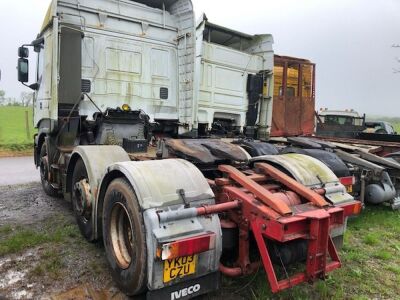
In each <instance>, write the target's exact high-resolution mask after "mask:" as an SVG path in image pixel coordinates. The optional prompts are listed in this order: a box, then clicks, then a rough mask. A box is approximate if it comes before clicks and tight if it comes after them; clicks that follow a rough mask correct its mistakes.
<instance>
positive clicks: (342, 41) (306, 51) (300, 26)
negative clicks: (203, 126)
mask: <svg viewBox="0 0 400 300" xmlns="http://www.w3.org/2000/svg"><path fill="white" fill-rule="evenodd" d="M49 2H50V1H49V0H0V38H1V42H0V69H1V70H2V79H1V82H0V89H4V90H6V92H7V94H8V95H9V96H15V97H17V96H19V94H20V92H21V91H24V90H25V91H26V90H27V89H25V88H24V87H23V86H21V85H20V84H19V83H18V82H17V80H16V78H17V74H16V70H15V66H16V61H17V48H18V46H19V45H21V44H23V43H26V42H30V41H32V40H33V39H34V38H35V37H36V34H37V33H38V30H39V28H40V26H41V23H42V20H43V17H44V15H45V13H46V9H47V6H48V3H49ZM193 2H194V7H195V11H196V18H197V17H199V16H200V13H201V12H205V13H206V15H207V17H208V19H209V21H210V22H213V23H217V24H220V25H223V26H225V27H230V28H233V29H236V30H239V31H243V32H246V33H250V34H256V33H271V34H272V35H273V36H274V41H275V44H274V49H275V52H276V53H277V54H281V55H291V56H297V57H302V58H307V59H309V60H311V61H313V62H314V63H316V64H317V75H316V80H317V90H316V99H317V107H318V108H320V107H328V108H336V109H345V108H354V109H356V110H358V111H359V112H361V113H363V112H365V113H367V114H370V115H372V114H373V115H387V116H400V105H399V100H400V95H399V88H400V84H399V83H400V73H398V74H395V73H394V71H393V68H398V69H400V63H399V62H397V60H396V58H397V57H400V48H393V47H392V45H393V44H400V1H399V0H384V1H383V0H381V1H376V0H375V1H374V0H324V1H321V0H247V1H238V0H193Z"/></svg>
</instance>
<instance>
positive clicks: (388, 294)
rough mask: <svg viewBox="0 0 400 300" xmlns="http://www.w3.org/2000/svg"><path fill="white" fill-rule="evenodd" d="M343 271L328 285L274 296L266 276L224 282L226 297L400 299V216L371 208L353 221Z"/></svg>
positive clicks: (331, 277)
mask: <svg viewBox="0 0 400 300" xmlns="http://www.w3.org/2000/svg"><path fill="white" fill-rule="evenodd" d="M339 255H340V258H341V261H342V265H343V266H342V268H341V269H338V270H335V271H333V272H331V273H330V274H329V275H328V278H327V279H326V280H325V281H317V282H315V283H314V284H313V285H309V284H301V285H299V286H296V287H294V288H292V289H288V290H285V291H283V292H280V293H277V294H272V293H271V291H270V288H269V285H268V282H267V281H266V277H265V273H264V272H263V271H259V272H258V274H257V275H256V276H255V277H254V278H252V276H249V277H247V278H242V279H235V280H234V279H229V278H225V277H224V278H223V282H224V290H225V292H222V293H223V294H224V293H226V294H229V293H231V292H232V291H233V292H235V291H237V290H239V289H240V288H241V287H244V286H246V288H245V289H243V290H241V291H240V292H239V294H240V295H241V296H243V297H244V298H245V299H372V298H374V299H399V295H400V212H399V211H392V210H391V209H390V208H388V207H383V206H374V207H367V208H366V209H365V210H364V211H363V213H362V214H361V215H360V216H358V217H357V218H353V219H350V220H349V222H348V230H347V232H346V235H345V245H344V247H343V249H342V250H341V251H340V253H339Z"/></svg>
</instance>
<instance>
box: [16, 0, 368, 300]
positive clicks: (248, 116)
mask: <svg viewBox="0 0 400 300" xmlns="http://www.w3.org/2000/svg"><path fill="white" fill-rule="evenodd" d="M194 20H195V19H194V13H193V7H192V3H191V1H190V0H163V1H159V0H151V1H149V0H146V1H144V0H137V1H130V0H119V1H114V0H80V1H76V0H54V1H52V3H51V5H50V8H49V10H48V13H47V15H46V18H45V22H44V24H43V27H42V28H41V30H40V33H39V35H38V36H37V38H36V39H35V40H34V41H33V42H32V43H30V44H26V45H23V46H22V47H20V48H19V51H18V52H19V53H18V54H19V59H18V79H19V81H20V82H22V83H23V84H24V85H27V86H29V87H30V88H31V89H33V90H34V123H35V126H36V127H37V128H38V133H37V134H36V135H35V138H34V145H35V149H34V151H35V164H36V166H37V167H38V168H40V174H41V181H42V185H43V189H44V191H45V192H46V193H47V194H49V195H51V196H61V195H62V196H63V197H64V198H65V199H67V200H70V201H71V203H72V207H73V211H74V214H75V216H76V220H77V223H78V225H79V228H80V231H81V233H82V234H83V236H84V237H85V238H86V239H87V240H89V241H102V242H103V243H104V248H105V253H106V256H107V260H108V261H109V265H110V270H111V274H112V276H113V278H114V280H115V282H116V284H117V285H118V286H119V288H120V289H121V291H123V292H124V293H126V294H127V295H139V294H144V293H146V295H147V298H148V299H172V300H175V299H189V298H192V297H194V296H198V295H201V294H204V293H208V292H211V291H214V290H216V289H218V287H219V277H220V274H221V273H222V274H224V275H226V276H231V277H235V276H242V275H248V274H251V273H254V272H256V271H257V270H258V269H259V268H260V267H261V268H264V270H265V273H266V279H267V282H268V283H269V284H270V287H271V290H272V291H273V292H278V291H281V290H284V289H287V288H290V287H292V286H295V285H297V284H300V283H303V282H313V281H315V280H317V279H324V278H325V277H326V274H327V273H329V272H331V271H333V270H335V269H337V268H339V267H340V266H341V262H340V259H339V256H338V253H337V249H336V246H335V243H336V240H337V238H339V239H340V237H342V236H343V232H344V230H345V228H346V220H347V218H348V217H349V216H351V215H355V214H358V213H359V212H360V209H361V203H360V202H359V201H355V200H354V198H353V197H352V196H351V195H350V194H348V193H347V192H346V188H345V186H344V185H343V184H342V183H341V182H340V180H339V179H338V177H337V176H336V175H335V174H334V173H333V172H332V171H331V170H330V169H329V168H328V167H327V166H326V165H325V164H323V163H322V162H321V161H319V160H317V159H315V158H312V157H310V156H307V155H304V154H297V153H295V154H293V153H289V154H282V155H280V154H279V155H277V154H268V153H267V152H266V149H267V148H268V147H269V148H271V145H269V144H267V143H261V142H257V143H258V144H257V145H256V146H254V148H255V150H254V151H255V152H258V153H262V154H263V155H262V156H258V157H254V158H252V157H251V156H250V155H249V153H248V152H247V151H249V149H247V151H246V150H245V149H246V148H245V147H244V146H243V145H242V146H243V147H242V146H241V145H238V144H234V143H232V140H227V139H223V138H222V137H229V136H236V135H243V136H247V137H252V138H254V137H260V138H267V137H268V135H269V130H270V126H271V114H272V93H273V89H272V85H273V84H272V82H273V81H272V80H273V78H272V74H273V55H274V54H273V50H272V36H271V35H254V36H253V35H247V34H243V33H240V32H236V31H234V30H230V29H227V28H224V27H221V26H218V25H215V24H212V23H210V22H208V20H207V18H206V17H205V16H204V15H203V16H202V18H200V21H199V22H197V23H195V21H194ZM29 49H33V50H34V52H35V53H36V54H37V55H36V56H37V58H36V59H37V68H36V72H35V79H34V80H33V82H34V83H31V84H29V83H28V82H29V76H28V74H29V59H28V57H29ZM254 143H256V142H254ZM155 145H156V146H157V147H156V146H155ZM271 149H272V148H271ZM336 245H337V243H336ZM293 265H296V266H298V265H300V268H294V270H292V268H290V270H289V268H288V267H289V266H293ZM277 268H279V269H282V268H283V269H284V270H287V271H286V272H284V274H285V275H284V276H281V275H280V273H282V272H277V271H276V270H277Z"/></svg>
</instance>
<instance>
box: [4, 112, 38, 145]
mask: <svg viewBox="0 0 400 300" xmlns="http://www.w3.org/2000/svg"><path fill="white" fill-rule="evenodd" d="M26 111H27V112H28V125H29V128H28V130H27V128H26V120H25V112H26ZM32 115H33V109H32V107H21V106H0V148H3V149H4V148H5V149H10V150H25V149H29V148H31V147H32V144H33V134H34V132H35V131H34V128H33V121H32Z"/></svg>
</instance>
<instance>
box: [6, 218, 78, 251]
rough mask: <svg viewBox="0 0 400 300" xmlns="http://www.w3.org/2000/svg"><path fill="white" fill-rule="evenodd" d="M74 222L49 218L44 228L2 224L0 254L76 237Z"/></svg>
mask: <svg viewBox="0 0 400 300" xmlns="http://www.w3.org/2000/svg"><path fill="white" fill-rule="evenodd" d="M78 236H79V231H78V229H77V226H75V225H74V224H64V223H63V222H56V221H53V220H51V221H50V222H49V223H48V224H45V228H44V230H33V229H29V228H22V227H18V226H17V227H15V228H12V227H11V226H3V227H0V256H2V255H6V254H10V253H17V252H21V251H23V250H26V249H28V248H32V247H35V246H38V245H42V244H45V243H63V242H65V241H67V240H68V239H69V238H70V237H78Z"/></svg>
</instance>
